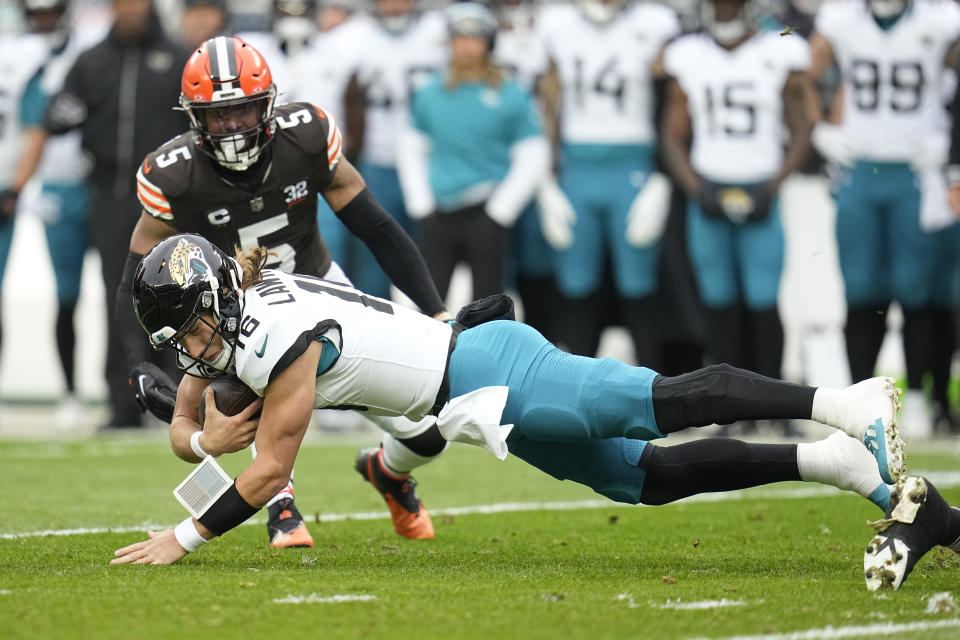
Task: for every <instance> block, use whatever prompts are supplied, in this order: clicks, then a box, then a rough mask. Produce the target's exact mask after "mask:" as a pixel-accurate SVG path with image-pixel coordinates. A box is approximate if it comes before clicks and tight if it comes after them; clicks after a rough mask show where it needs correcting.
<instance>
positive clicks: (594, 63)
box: [536, 0, 680, 365]
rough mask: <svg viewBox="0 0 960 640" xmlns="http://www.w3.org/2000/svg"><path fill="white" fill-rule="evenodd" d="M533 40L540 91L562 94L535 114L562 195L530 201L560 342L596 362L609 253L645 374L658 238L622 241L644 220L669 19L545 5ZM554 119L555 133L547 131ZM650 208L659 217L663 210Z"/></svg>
mask: <svg viewBox="0 0 960 640" xmlns="http://www.w3.org/2000/svg"><path fill="white" fill-rule="evenodd" d="M536 29H537V32H538V33H539V34H540V36H541V38H542V39H543V41H544V43H545V45H546V48H547V53H548V55H549V56H550V60H551V64H552V69H553V71H554V75H553V76H552V77H551V78H550V80H551V81H556V82H558V84H559V87H560V96H559V100H558V103H559V104H556V105H554V104H551V103H549V101H548V103H547V104H546V105H545V115H546V118H547V120H548V121H547V129H548V131H551V132H556V133H555V135H556V137H557V141H556V142H557V155H558V166H559V167H560V169H559V176H558V183H559V187H560V189H556V188H555V185H547V186H546V187H545V188H544V189H543V190H541V195H540V198H539V204H540V207H541V215H542V216H543V220H544V225H545V228H544V232H545V234H546V236H547V239H548V240H549V241H550V242H551V244H552V245H553V247H554V248H555V249H556V250H557V253H558V259H557V284H558V286H559V289H560V292H561V293H562V294H563V296H564V297H565V298H566V299H567V309H566V311H565V314H564V318H565V321H564V324H565V325H567V326H566V327H564V329H563V330H562V335H561V336H560V337H561V339H562V340H563V342H565V343H566V344H567V346H568V348H570V349H571V350H572V351H574V352H575V353H581V354H583V355H593V353H594V352H595V351H596V346H597V342H598V339H599V324H598V320H597V313H596V308H597V304H598V300H597V298H598V297H599V291H600V287H601V284H602V278H603V271H604V265H605V264H606V257H607V254H608V253H609V254H610V258H611V262H612V264H613V274H614V280H615V283H616V288H617V292H618V293H619V294H620V296H621V298H622V300H623V307H624V310H625V316H626V321H627V325H628V328H629V329H630V333H631V334H632V336H633V340H634V346H635V348H636V351H637V359H638V361H641V362H649V363H651V364H654V365H655V363H656V358H657V354H658V352H659V344H658V339H657V337H656V335H655V333H656V332H655V331H654V330H653V328H654V327H655V326H656V324H657V319H656V317H655V314H656V309H655V308H654V302H653V298H654V295H655V293H656V288H657V263H658V260H659V242H658V239H659V237H658V234H653V235H650V234H648V235H647V236H646V237H642V238H641V237H636V236H633V235H632V234H631V233H630V231H631V226H632V223H633V222H634V221H635V220H636V219H637V218H643V217H644V213H643V212H642V211H639V210H638V207H637V206H635V205H637V204H638V203H639V200H638V194H640V193H642V191H641V190H643V189H644V187H645V186H646V185H647V184H648V178H649V177H650V175H651V174H652V173H653V171H654V154H655V141H656V131H655V125H654V122H653V120H654V74H653V67H654V64H655V62H656V61H657V59H658V56H659V55H660V52H661V49H662V47H663V45H664V43H666V42H667V40H669V39H670V38H671V37H673V36H675V35H677V34H678V33H679V32H680V23H679V20H678V19H677V16H676V14H675V13H674V12H673V11H671V10H670V9H667V8H666V7H664V6H661V5H657V4H652V3H637V4H633V5H629V6H628V5H627V3H625V2H623V1H622V0H579V1H578V2H576V3H574V4H551V5H545V6H543V7H542V9H541V11H540V13H539V14H538V16H537V22H536ZM555 115H556V116H557V117H559V122H558V123H552V122H551V121H550V119H551V118H552V117H554V116H555ZM654 182H657V181H654ZM665 183H666V181H665V180H663V181H662V184H664V185H665ZM667 197H669V196H668V189H667ZM661 200H663V198H661ZM659 209H660V211H661V213H663V212H665V211H666V203H665V202H664V203H663V206H661V207H659ZM661 229H662V228H661Z"/></svg>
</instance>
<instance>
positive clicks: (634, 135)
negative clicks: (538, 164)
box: [535, 3, 680, 144]
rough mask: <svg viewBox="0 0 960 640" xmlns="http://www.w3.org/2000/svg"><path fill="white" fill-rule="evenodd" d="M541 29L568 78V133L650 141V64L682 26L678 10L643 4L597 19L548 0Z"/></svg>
mask: <svg viewBox="0 0 960 640" xmlns="http://www.w3.org/2000/svg"><path fill="white" fill-rule="evenodd" d="M535 28H536V30H537V33H538V34H540V37H541V38H542V39H543V42H544V44H545V46H546V49H547V54H548V55H549V56H550V58H551V59H552V60H553V62H554V64H555V65H556V66H557V71H558V73H559V75H560V82H561V84H562V86H563V97H562V103H561V112H562V125H561V127H562V130H561V133H560V136H561V139H562V140H563V141H564V142H567V143H576V144H651V143H652V142H653V141H654V140H655V138H656V128H655V126H654V122H653V108H654V104H653V81H652V77H651V74H650V65H651V64H652V63H653V61H654V60H655V59H656V57H657V55H658V54H659V53H660V50H661V48H662V47H663V45H664V43H665V42H666V41H667V40H669V39H670V38H672V37H673V36H675V35H676V34H678V33H679V32H680V23H679V20H678V19H677V16H676V14H675V13H674V12H673V11H671V10H670V9H667V8H666V7H663V6H660V5H655V4H646V3H644V4H637V5H634V6H632V7H630V8H628V9H626V10H625V11H624V13H623V14H621V15H619V16H617V18H616V19H615V20H613V21H612V22H611V23H610V24H608V25H605V26H598V25H596V24H595V23H593V22H591V21H590V20H589V19H587V18H586V17H585V16H584V15H583V13H582V12H581V11H580V9H578V8H577V7H575V6H573V5H569V4H568V5H550V6H545V7H544V8H543V9H542V11H541V12H540V14H539V15H538V16H537V23H536V27H535Z"/></svg>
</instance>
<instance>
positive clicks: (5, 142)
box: [0, 34, 49, 189]
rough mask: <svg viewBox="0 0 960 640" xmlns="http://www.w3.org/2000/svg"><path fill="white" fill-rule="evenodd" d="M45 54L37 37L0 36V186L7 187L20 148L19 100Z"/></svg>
mask: <svg viewBox="0 0 960 640" xmlns="http://www.w3.org/2000/svg"><path fill="white" fill-rule="evenodd" d="M48 54H49V49H48V47H47V43H46V41H45V40H44V39H43V38H41V37H39V36H35V35H29V34H27V35H13V34H7V35H4V36H3V37H2V38H0V189H2V188H6V187H9V186H10V183H11V181H12V180H13V173H14V171H15V170H16V167H17V162H18V161H19V160H20V151H21V149H22V148H23V127H22V126H21V124H20V120H21V116H20V100H21V98H22V97H23V92H24V90H25V89H26V88H27V84H28V83H29V82H30V79H31V78H32V77H33V76H34V74H35V73H36V72H37V70H38V69H39V68H40V66H41V65H42V64H43V62H44V60H46V58H47V55H48Z"/></svg>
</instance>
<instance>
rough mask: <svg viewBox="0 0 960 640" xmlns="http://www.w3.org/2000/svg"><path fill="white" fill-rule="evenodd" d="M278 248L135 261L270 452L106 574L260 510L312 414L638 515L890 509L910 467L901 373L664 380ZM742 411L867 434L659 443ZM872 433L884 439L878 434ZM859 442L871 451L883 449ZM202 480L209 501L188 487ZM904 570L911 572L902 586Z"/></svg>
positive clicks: (153, 325) (171, 341) (183, 549)
mask: <svg viewBox="0 0 960 640" xmlns="http://www.w3.org/2000/svg"><path fill="white" fill-rule="evenodd" d="M266 253H267V249H265V248H263V247H261V248H258V249H250V250H248V251H247V252H245V253H243V254H241V255H238V256H237V258H236V259H233V258H229V257H227V256H226V254H224V253H223V252H222V251H219V250H218V249H216V248H215V247H214V246H213V245H212V244H211V243H210V242H209V241H207V240H205V239H204V238H202V237H201V236H197V235H187V234H183V235H176V236H171V237H170V238H167V239H165V240H163V241H162V242H161V243H159V244H158V245H157V246H156V247H154V249H152V250H151V251H150V252H149V253H148V254H147V255H146V256H144V258H143V260H142V262H141V263H140V265H139V266H138V268H137V275H136V277H135V280H134V283H133V291H134V293H133V303H134V308H135V310H136V314H137V318H138V319H139V321H140V323H141V325H142V327H143V329H144V331H145V332H146V333H147V334H148V336H149V338H150V341H151V343H152V344H153V345H154V347H155V348H158V349H168V348H169V349H175V350H176V352H177V353H178V354H179V356H180V357H181V363H182V366H186V367H187V371H188V373H194V374H200V375H201V376H204V377H211V376H212V377H215V376H216V375H217V374H224V373H229V372H236V373H237V374H239V379H240V382H242V383H243V384H245V385H247V386H250V387H252V388H253V390H254V392H255V393H256V395H258V396H262V404H261V403H260V402H259V401H258V400H254V401H253V403H251V404H250V405H249V406H248V407H247V408H246V409H243V410H242V411H241V412H240V413H239V414H237V415H236V416H233V417H227V416H224V415H223V414H222V413H220V412H219V411H217V410H216V406H215V404H214V402H213V401H212V400H211V399H209V394H208V398H207V399H206V401H205V402H206V405H205V407H206V412H207V413H206V416H205V418H204V420H205V422H209V421H210V420H213V421H215V422H225V423H226V424H228V425H234V426H236V425H237V424H244V422H243V421H246V420H247V419H249V418H250V417H251V416H252V414H253V412H254V411H256V410H257V409H261V408H262V414H261V416H260V417H259V419H257V420H255V421H253V424H252V426H251V425H246V426H245V427H244V428H246V429H248V430H249V432H250V433H252V434H253V437H255V439H256V444H257V448H258V451H259V455H258V456H257V457H256V459H255V460H254V461H253V462H252V463H251V464H250V465H249V466H248V467H247V468H245V469H244V470H243V471H241V472H240V473H239V475H237V476H236V478H235V479H231V478H230V476H228V475H226V473H225V472H223V471H222V470H220V469H219V468H218V467H217V465H216V463H215V462H214V461H213V458H212V457H209V456H201V454H200V453H194V454H191V456H190V458H189V460H190V461H192V462H199V463H200V466H199V467H198V468H197V470H196V471H194V472H193V473H191V474H190V476H188V477H187V480H186V481H185V482H184V483H182V484H181V487H178V489H177V491H176V494H177V496H178V498H180V499H181V502H182V503H183V504H184V505H185V506H187V507H188V509H189V510H190V512H191V516H190V517H187V518H186V519H185V520H184V521H183V522H181V523H180V524H179V525H178V526H177V527H176V528H175V529H169V530H167V531H163V532H158V533H151V535H150V540H147V541H145V542H137V543H134V544H132V545H129V546H127V547H124V548H121V549H118V550H117V551H116V552H115V553H114V556H115V557H114V559H113V563H114V564H123V563H140V564H171V563H174V562H177V561H178V560H180V559H181V558H183V557H184V556H185V555H186V554H187V553H189V552H191V551H194V550H196V549H198V548H199V547H200V546H201V545H203V544H204V543H206V542H207V541H208V540H210V539H212V538H213V537H214V536H218V535H222V534H224V533H226V532H227V531H229V530H230V529H232V528H234V527H236V526H238V525H239V524H241V523H242V522H244V521H246V520H247V519H249V518H250V517H251V516H253V515H254V514H255V513H256V512H257V511H258V510H259V509H261V508H262V506H263V505H264V504H265V503H266V502H267V501H268V500H269V499H270V497H271V495H272V493H273V492H275V491H276V489H277V487H279V486H282V483H284V482H286V478H287V477H289V473H290V469H291V468H292V467H293V464H294V461H295V459H296V456H297V453H298V451H299V448H300V443H301V441H302V439H303V437H304V434H305V431H306V429H307V427H308V425H309V422H310V413H311V411H312V409H313V408H314V407H316V406H338V407H341V408H351V409H355V410H360V411H367V412H378V413H381V414H390V415H405V416H407V417H409V418H411V419H417V418H420V417H423V416H425V415H432V416H436V421H435V422H434V423H433V424H432V425H431V427H430V429H431V431H433V432H436V433H437V436H438V437H440V438H441V439H443V440H444V441H446V440H454V441H458V442H464V443H467V444H473V445H476V446H480V447H483V448H485V449H487V450H488V451H490V452H491V453H493V454H494V455H496V456H497V457H498V458H500V459H504V458H506V456H507V455H508V454H511V453H512V454H513V455H515V456H517V457H519V458H521V459H523V460H525V461H526V462H528V463H529V464H531V465H533V466H535V467H537V468H539V469H541V470H543V471H545V472H546V473H549V474H550V475H552V476H554V477H556V478H558V479H570V480H573V481H575V482H578V483H581V484H584V485H586V486H589V487H591V488H592V489H594V490H595V491H597V492H598V493H601V494H602V495H605V496H607V497H609V498H610V499H612V500H616V501H618V502H625V503H631V504H636V503H644V504H665V503H668V502H672V501H674V500H678V499H681V498H684V497H687V496H690V495H695V494H697V493H702V492H706V491H724V490H731V489H738V488H745V487H750V486H756V485H758V484H767V483H771V482H779V481H784V480H808V481H818V482H824V483H828V484H832V485H834V486H838V487H841V488H845V489H848V490H852V491H855V492H857V493H859V494H860V495H862V496H864V497H866V498H868V499H869V500H871V501H872V502H874V504H876V505H878V506H880V507H881V508H887V507H888V506H889V504H890V502H891V492H890V489H889V488H888V487H887V485H886V484H885V481H891V480H894V479H896V478H899V476H900V474H901V473H902V468H903V456H902V443H901V442H900V441H899V437H898V436H897V431H896V424H895V419H896V397H897V391H896V387H895V386H894V384H893V379H892V378H875V379H872V380H870V381H868V383H867V384H863V385H859V386H858V387H851V388H848V389H846V390H821V389H815V388H812V387H803V386H800V385H793V384H789V383H785V382H782V381H780V380H775V379H772V378H767V377H764V376H760V375H758V374H756V373H753V372H750V371H745V370H737V369H733V368H732V367H730V366H728V365H717V366H714V367H707V368H704V369H700V370H697V371H693V372H690V373H687V374H684V375H681V376H676V377H669V376H661V375H659V374H658V373H657V372H655V371H653V370H651V369H648V368H646V367H631V366H627V365H626V364H624V363H622V362H618V361H616V360H613V359H610V358H604V359H600V360H598V359H594V358H584V357H580V356H574V355H571V354H569V353H566V352H564V351H561V350H559V349H557V348H556V347H555V346H554V345H552V344H550V343H549V342H548V341H547V340H546V339H545V338H543V336H541V335H540V334H539V333H537V332H536V331H535V330H534V329H533V328H531V327H529V326H528V325H525V324H523V323H519V322H515V321H513V320H512V304H511V303H509V298H507V297H506V296H503V295H498V296H491V297H490V298H487V299H484V300H481V301H478V302H476V303H471V304H470V305H467V306H466V307H464V309H462V310H461V312H460V313H459V314H458V315H457V318H458V319H457V321H456V322H451V323H449V324H448V323H443V322H439V321H437V320H434V319H431V318H427V317H425V316H422V315H419V314H416V313H414V312H412V311H409V310H406V309H402V308H400V307H397V306H396V305H394V304H392V303H390V302H388V301H386V300H382V299H378V298H373V297H369V296H365V295H363V294H362V293H360V292H359V291H357V290H355V289H352V288H350V287H345V286H338V285H332V284H329V283H327V282H325V281H323V280H320V279H316V278H309V277H307V278H304V277H301V276H298V275H296V274H290V275H288V274H281V273H278V272H274V271H271V270H268V269H264V268H263V264H264V262H265V261H266ZM204 377H193V376H185V377H184V381H183V382H182V383H181V385H180V388H179V390H178V393H177V410H176V415H175V417H174V421H173V423H171V429H170V435H171V444H172V445H173V447H174V449H175V450H182V449H184V448H187V449H188V450H189V447H188V445H186V444H185V443H184V441H185V440H191V441H192V439H193V437H192V436H190V435H189V434H190V433H191V432H192V433H198V434H199V433H201V425H200V424H199V422H198V419H199V412H198V410H197V408H196V407H197V405H198V402H199V400H200V399H201V397H202V396H203V394H204V392H205V390H206V388H207V386H208V380H206V379H204ZM704 389H711V390H713V391H712V392H711V393H708V394H705V393H704V392H703V390H704ZM747 416H755V417H761V416H764V417H798V418H805V419H812V418H813V419H818V420H822V421H824V422H825V423H827V424H830V425H832V426H834V427H837V428H838V429H842V430H843V431H845V432H846V433H848V434H850V435H855V436H856V437H857V439H859V440H860V441H859V442H858V440H857V439H854V438H851V437H848V436H846V435H844V434H843V433H837V434H834V435H833V436H831V437H830V438H827V439H825V440H822V441H820V442H818V443H810V444H799V445H794V444H756V445H755V444H748V443H745V442H738V441H736V440H732V439H712V440H710V441H709V442H703V441H700V442H696V441H694V442H685V443H682V444H678V445H675V446H672V447H659V446H656V445H655V444H653V443H651V442H649V441H650V440H652V439H658V438H663V437H666V436H667V435H668V434H670V433H673V432H675V431H679V430H681V429H686V428H688V427H696V426H705V425H707V424H711V423H714V422H723V423H725V422H728V421H730V420H736V419H738V418H739V417H747ZM874 425H882V428H880V429H876V428H870V429H869V431H868V426H869V427H873V426H874ZM205 428H206V425H204V430H205ZM866 444H870V445H876V446H875V453H873V454H872V453H871V452H870V451H868V447H867V446H865V445H866ZM237 448H241V447H237ZM233 450H236V449H233ZM211 472H212V475H211ZM213 476H215V477H213ZM199 482H203V483H204V484H203V490H204V491H205V496H197V495H196V494H194V493H193V492H192V491H191V490H190V487H191V486H194V487H196V484H197V483H199ZM196 488H197V489H200V487H196ZM198 497H199V498H200V499H196V498H198ZM941 508H942V509H947V510H949V507H948V506H947V505H946V504H945V503H944V504H943V505H941ZM935 515H938V516H942V515H943V514H942V513H937V514H935ZM947 521H949V524H947ZM934 534H935V535H934V536H932V537H931V539H930V540H929V541H927V542H926V543H925V546H922V545H914V546H912V547H911V552H913V553H914V554H915V555H917V557H919V556H922V555H923V554H924V553H926V551H927V550H929V549H930V548H932V546H934V545H935V544H937V543H939V544H948V545H956V544H957V542H958V541H960V518H952V519H951V518H950V517H947V518H945V519H943V520H942V521H940V522H939V523H938V525H937V526H936V530H935V531H934ZM928 537H930V536H928ZM907 573H909V568H905V569H901V570H900V575H899V576H898V581H897V583H898V584H899V583H900V582H902V581H903V579H904V578H906V574H907ZM868 585H869V583H868Z"/></svg>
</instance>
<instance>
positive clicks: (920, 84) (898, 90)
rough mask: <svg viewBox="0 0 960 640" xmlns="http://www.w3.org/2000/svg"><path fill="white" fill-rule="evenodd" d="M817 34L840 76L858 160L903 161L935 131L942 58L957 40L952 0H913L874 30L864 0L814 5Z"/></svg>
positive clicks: (959, 12)
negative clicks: (889, 24)
mask: <svg viewBox="0 0 960 640" xmlns="http://www.w3.org/2000/svg"><path fill="white" fill-rule="evenodd" d="M816 30H817V31H818V32H819V33H820V34H821V35H823V37H824V38H826V39H827V41H828V42H829V43H830V47H831V48H832V49H833V55H834V58H835V59H836V61H837V64H838V66H839V67H840V71H841V74H842V77H843V128H844V132H845V133H846V135H847V138H848V140H849V141H850V143H851V145H853V148H854V151H855V155H856V157H858V158H864V159H869V160H877V161H886V162H908V161H909V160H910V159H911V158H912V157H913V155H914V153H915V150H916V147H917V145H918V142H919V141H920V140H922V139H924V138H925V137H927V136H929V135H930V134H931V133H932V132H933V131H935V130H936V128H937V127H938V126H942V125H938V122H942V120H941V119H940V118H937V117H935V115H934V114H935V113H936V112H937V111H938V110H939V109H941V108H942V106H941V105H943V103H944V102H945V100H946V97H945V96H944V95H943V93H942V92H943V83H942V75H943V71H944V65H943V59H944V56H945V54H946V52H947V49H948V47H949V46H950V44H951V43H952V42H954V41H955V40H956V39H957V37H958V36H960V6H958V5H957V3H956V2H955V1H954V0H913V1H912V2H911V4H910V7H909V8H908V9H907V11H906V13H904V15H903V16H901V17H900V18H899V19H898V20H897V21H896V22H895V23H894V25H893V26H892V27H891V28H890V29H888V30H883V29H881V28H880V27H879V26H878V25H877V23H876V21H875V20H874V18H873V16H872V15H871V13H870V11H869V9H868V8H867V4H866V2H865V1H864V0H852V1H851V0H835V1H834V2H826V3H824V4H823V6H822V7H821V8H820V11H819V13H818V14H817V19H816Z"/></svg>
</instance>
